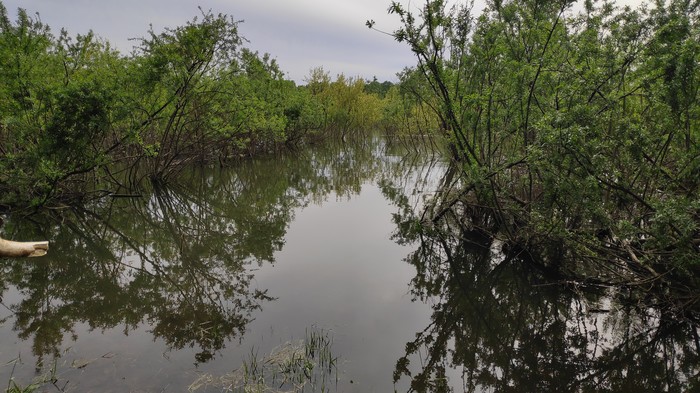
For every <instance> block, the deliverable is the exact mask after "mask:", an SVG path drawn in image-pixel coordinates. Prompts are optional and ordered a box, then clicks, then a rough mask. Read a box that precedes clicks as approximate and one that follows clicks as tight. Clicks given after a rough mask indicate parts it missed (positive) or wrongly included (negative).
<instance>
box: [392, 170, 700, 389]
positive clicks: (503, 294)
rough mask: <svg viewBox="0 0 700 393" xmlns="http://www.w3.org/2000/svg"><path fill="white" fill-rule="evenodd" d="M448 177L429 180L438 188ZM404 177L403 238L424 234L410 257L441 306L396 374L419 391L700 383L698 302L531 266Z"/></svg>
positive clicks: (419, 294)
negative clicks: (459, 222)
mask: <svg viewBox="0 0 700 393" xmlns="http://www.w3.org/2000/svg"><path fill="white" fill-rule="evenodd" d="M448 176H449V171H448V173H447V174H446V175H445V176H444V177H442V178H441V179H440V180H439V181H438V182H433V183H434V184H437V190H438V192H437V193H436V194H435V195H438V197H439V193H440V192H445V184H447V183H449V182H450V180H446V179H445V177H448ZM404 186H405V185H403V184H393V183H385V184H384V188H383V189H384V193H385V195H387V197H389V198H390V199H391V200H392V201H394V203H395V204H396V205H397V206H398V207H399V208H400V209H399V210H400V211H399V213H397V214H396V215H395V217H394V219H395V221H396V224H397V231H396V233H395V238H396V240H397V241H399V242H402V243H408V242H415V244H416V245H417V247H416V249H415V251H414V252H412V253H411V254H410V255H409V256H408V257H407V259H406V260H407V262H408V263H410V264H411V265H413V266H414V267H415V268H416V276H415V278H414V279H413V280H412V283H411V288H412V292H413V295H414V296H415V297H416V298H417V299H421V300H424V301H429V302H431V303H432V309H433V310H432V317H431V323H430V324H429V325H428V326H427V327H426V328H425V329H424V330H422V331H420V332H418V333H417V334H416V338H415V339H414V340H413V341H411V342H409V343H407V344H406V354H405V356H403V357H401V358H400V359H399V360H398V361H397V364H396V368H395V372H394V381H395V382H398V381H399V380H402V379H404V378H405V379H408V380H410V391H417V392H427V391H430V392H447V391H468V392H478V391H498V392H507V391H531V392H535V391H537V392H542V391H551V392H574V391H579V392H588V391H590V392H593V391H595V392H599V391H616V392H617V391H630V392H631V391H634V392H642V391H648V392H657V391H677V392H680V391H695V390H697V389H700V384H699V382H698V381H700V357H699V354H700V340H699V339H698V324H697V322H698V319H697V315H698V314H697V311H698V310H695V311H693V310H687V309H686V310H685V312H684V314H682V315H681V314H679V313H678V310H677V309H675V308H670V307H659V306H657V305H656V304H655V302H656V301H657V300H655V299H657V298H655V297H654V298H652V297H650V296H648V295H647V294H645V293H643V292H642V291H638V290H636V289H635V288H629V287H628V288H621V287H617V288H615V287H607V288H606V287H600V286H597V287H592V286H590V285H586V283H585V282H580V281H577V280H573V279H567V278H564V277H562V276H561V275H559V274H558V273H557V274H554V273H552V272H548V271H546V270H543V269H542V268H539V269H537V268H534V267H535V266H536V265H537V264H536V261H533V260H529V259H528V256H527V255H526V254H525V253H523V252H518V251H517V250H510V251H509V250H506V251H504V250H503V246H502V245H501V244H500V243H499V241H498V240H496V239H495V238H494V237H493V236H490V235H487V234H486V233H484V232H483V231H477V230H472V231H469V230H465V229H462V230H455V229H454V228H455V227H456V226H455V225H448V224H444V222H443V223H442V224H441V223H440V221H439V222H438V223H434V222H433V221H432V220H429V219H426V216H428V217H431V216H434V214H435V212H437V211H441V209H440V208H439V206H438V205H439V202H436V201H435V200H436V199H439V198H437V197H436V198H434V199H433V200H432V202H429V203H427V204H423V205H419V204H416V203H412V201H411V197H410V193H407V192H406V191H405V189H404ZM476 210H478V209H476ZM476 210H475V216H477V219H478V212H477V211H476ZM426 211H429V213H428V214H425V213H426ZM462 227H463V228H467V226H462ZM482 227H483V226H482Z"/></svg>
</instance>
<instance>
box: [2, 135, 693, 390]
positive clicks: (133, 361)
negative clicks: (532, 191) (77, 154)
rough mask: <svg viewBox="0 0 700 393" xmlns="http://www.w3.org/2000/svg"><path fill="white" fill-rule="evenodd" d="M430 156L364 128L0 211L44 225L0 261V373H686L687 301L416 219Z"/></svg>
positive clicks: (70, 379)
mask: <svg viewBox="0 0 700 393" xmlns="http://www.w3.org/2000/svg"><path fill="white" fill-rule="evenodd" d="M445 174H446V171H445V166H444V165H443V164H442V163H441V162H440V161H439V160H436V159H433V158H432V157H431V156H430V155H426V154H423V155H421V156H418V155H415V154H406V152H403V151H400V150H398V149H394V148H390V147H387V145H386V144H385V143H383V142H382V141H381V140H374V141H373V142H371V143H370V142H367V143H365V144H360V145H352V146H345V147H341V146H324V147H315V148H312V149H309V150H304V151H300V152H297V153H295V154H286V155H284V156H279V157H270V158H263V159H258V160H253V161H250V162H245V163H242V164H241V165H239V166H237V167H236V168H235V169H234V170H219V169H207V170H196V171H192V172H190V173H186V174H183V178H182V179H181V181H180V182H179V184H178V185H177V186H170V187H158V186H154V187H153V189H152V190H150V191H148V192H145V193H144V195H143V197H141V198H128V199H127V198H117V199H105V200H102V201H101V202H100V203H98V204H95V205H91V206H88V207H85V208H82V209H72V210H68V209H66V210H60V211H56V212H52V213H50V214H45V215H38V216H37V215H34V216H31V217H29V218H24V217H21V216H19V215H16V216H12V217H7V218H6V220H5V226H4V236H5V237H7V238H12V239H21V240H28V239H30V238H33V239H47V240H50V241H51V249H50V252H49V254H48V255H47V256H45V257H42V258H39V259H29V260H3V261H0V263H1V266H2V270H1V273H2V276H1V278H2V282H1V283H0V290H1V291H2V305H1V306H0V322H1V323H0V361H1V362H2V364H3V366H2V368H0V383H2V384H8V385H7V386H11V385H10V383H9V382H8V381H10V379H11V378H13V379H14V380H15V381H16V382H17V384H18V385H20V386H22V387H25V386H27V385H29V384H30V383H32V382H33V381H36V382H40V386H41V390H42V391H75V392H82V391H94V392H106V391H114V392H123V391H133V392H153V391H156V392H159V391H188V390H190V391H207V392H217V391H277V390H280V391H294V390H301V389H302V388H303V391H338V392H392V391H395V390H396V391H408V390H410V389H411V388H413V389H414V390H416V391H448V390H449V389H452V390H454V391H458V392H459V391H552V392H554V391H557V392H564V391H635V392H636V391H688V390H694V389H699V388H700V386H698V382H697V381H698V376H699V373H700V367H699V366H698V364H699V358H698V353H699V352H700V340H699V339H698V329H697V326H696V324H694V323H693V322H692V319H688V318H680V317H679V316H678V315H669V313H668V312H667V311H666V310H664V309H663V308H658V307H657V308H655V307H654V306H653V304H651V305H650V304H649V303H648V302H645V299H641V298H639V297H637V296H636V295H634V294H633V293H632V292H625V291H621V290H619V289H616V290H613V289H610V288H586V287H579V286H575V285H567V284H566V283H561V282H559V281H558V280H557V279H556V278H552V277H549V276H546V275H544V274H542V273H540V272H539V271H538V270H536V269H532V268H531V267H530V266H528V265H527V264H526V263H524V262H523V261H522V260H521V259H519V258H518V256H517V255H515V256H512V255H505V254H504V253H502V252H501V250H500V245H499V243H498V241H497V240H494V239H483V238H478V237H473V236H470V235H469V234H465V233H456V234H452V235H453V236H447V235H446V234H445V233H440V232H439V231H435V230H433V229H431V228H429V226H428V225H424V223H425V220H424V219H423V218H422V217H421V212H422V209H423V208H424V204H425V201H426V198H429V197H430V196H431V195H434V194H435V193H436V192H438V191H440V184H442V183H441V182H442V180H443V178H444V176H445ZM310 337H311V338H310ZM313 337H322V338H323V339H324V340H325V341H324V343H325V345H324V346H323V348H321V349H319V350H317V351H314V353H313V354H312V355H311V356H309V355H308V353H307V354H306V355H307V356H306V358H308V360H309V361H308V362H306V361H302V363H298V364H303V365H304V366H303V367H302V368H301V371H300V372H299V371H298V370H297V372H296V374H295V375H297V376H299V375H301V379H300V380H299V381H297V382H290V381H289V380H286V379H285V377H286V376H288V375H287V374H284V375H282V374H280V373H281V372H279V370H278V369H277V368H275V367H276V364H277V363H275V361H276V360H275V359H279V358H281V357H285V356H286V359H287V360H289V358H290V355H289V354H290V353H293V354H296V353H297V352H294V351H292V350H291V349H290V348H298V347H293V345H297V344H296V343H300V342H301V343H302V344H299V345H300V346H303V345H304V344H303V343H307V347H306V348H307V349H308V348H309V347H308V343H309V342H310V341H313ZM300 340H301V341H300ZM302 352H303V350H302ZM319 354H330V357H331V359H333V361H332V362H331V364H330V365H329V364H328V362H325V363H324V361H322V360H319V359H320V358H322V356H320V355H319ZM294 356H296V355H293V356H291V358H294ZM253 359H257V360H253ZM273 366H274V367H273ZM256 367H257V369H258V370H260V369H265V370H267V371H266V374H265V375H261V374H260V373H257V374H256V373H255V372H254V371H251V369H253V368H256ZM235 370H238V371H236V372H237V373H238V374H236V373H235V372H234V371H235ZM270 370H273V371H270ZM275 370H277V371H275ZM242 371H246V372H247V374H246V373H245V372H243V373H242ZM276 372H277V374H275V373H276ZM243 374H244V375H247V376H248V379H247V385H246V384H244V382H246V380H245V378H243V377H240V376H241V375H243ZM273 374H274V375H273ZM234 376H238V378H234ZM256 378H258V380H257V382H255V381H253V380H254V379H256ZM253 382H255V383H253ZM244 385H245V386H247V388H246V387H245V386H244ZM246 389H247V390H246Z"/></svg>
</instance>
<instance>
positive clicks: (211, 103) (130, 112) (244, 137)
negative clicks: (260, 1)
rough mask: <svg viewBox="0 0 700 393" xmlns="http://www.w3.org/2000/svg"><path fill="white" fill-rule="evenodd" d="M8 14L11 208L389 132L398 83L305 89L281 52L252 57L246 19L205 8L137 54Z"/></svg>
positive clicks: (0, 91)
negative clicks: (384, 124)
mask: <svg viewBox="0 0 700 393" xmlns="http://www.w3.org/2000/svg"><path fill="white" fill-rule="evenodd" d="M17 15H18V17H17V20H16V21H14V22H13V21H11V20H10V18H9V17H8V14H7V10H6V9H5V7H4V6H3V5H2V4H1V3H0V204H4V205H8V206H15V205H20V206H26V205H43V204H53V203H59V202H66V201H71V200H74V199H84V198H86V197H91V196H100V195H103V194H104V193H105V192H111V190H115V189H121V188H127V189H132V188H139V187H141V186H142V180H143V179H145V178H151V179H155V180H158V181H161V182H162V181H167V180H169V179H173V178H174V177H175V176H176V175H177V174H179V173H181V172H182V171H183V170H184V169H185V168H186V167H187V166H188V165H190V164H191V163H193V162H198V163H201V162H213V161H217V162H220V163H221V162H225V161H226V160H228V159H231V158H238V157H241V156H244V155H250V154H256V153H260V152H269V151H272V150H275V149H278V148H279V147H280V146H282V145H283V144H299V143H304V142H305V141H309V140H312V139H316V138H321V137H330V136H335V135H338V136H341V137H346V136H349V135H353V134H360V131H367V130H371V129H373V128H375V127H377V126H378V124H379V118H380V113H381V108H382V106H383V102H384V100H382V97H383V96H384V94H385V87H386V86H387V84H386V83H383V84H380V83H379V82H378V81H374V82H373V84H372V85H371V87H366V84H365V82H364V81H363V80H361V79H355V78H346V77H345V76H343V75H340V76H338V78H337V80H335V81H331V79H330V77H329V76H328V75H327V74H325V73H324V72H323V70H322V68H318V69H317V71H315V72H316V73H317V75H312V79H313V80H312V81H310V83H309V84H308V85H307V86H296V84H295V83H294V82H293V81H290V80H287V79H285V75H284V72H283V71H282V70H281V68H280V66H279V65H278V64H277V62H276V60H275V59H274V58H273V57H271V56H270V55H269V54H264V55H260V54H259V53H257V52H253V51H251V50H249V49H246V48H244V47H243V46H242V44H243V42H244V39H243V38H242V37H241V36H240V35H239V33H238V26H239V22H238V21H236V20H234V19H233V18H231V17H230V16H228V15H223V14H214V13H212V12H211V11H205V10H202V9H200V15H199V16H198V17H195V18H193V19H192V20H191V21H189V22H187V23H186V24H185V25H183V26H179V27H175V28H166V29H164V30H163V31H162V32H155V31H153V29H150V30H149V31H148V33H147V35H146V36H145V37H144V38H141V39H140V40H139V41H138V45H137V46H136V47H135V48H134V51H133V52H132V53H131V54H130V55H129V56H123V55H121V54H119V53H118V52H116V51H114V50H113V49H112V48H111V47H110V45H109V43H107V42H104V41H101V40H98V39H97V38H96V37H95V35H94V34H93V33H92V32H88V33H87V34H84V35H81V34H78V35H76V36H71V35H69V34H68V32H67V31H65V30H61V32H60V34H59V35H58V36H57V37H55V36H54V35H52V33H51V30H50V28H49V27H48V26H46V25H45V24H43V23H42V22H41V21H40V20H39V18H36V19H34V18H32V17H30V16H28V14H27V12H26V11H24V10H22V9H20V10H18V13H17Z"/></svg>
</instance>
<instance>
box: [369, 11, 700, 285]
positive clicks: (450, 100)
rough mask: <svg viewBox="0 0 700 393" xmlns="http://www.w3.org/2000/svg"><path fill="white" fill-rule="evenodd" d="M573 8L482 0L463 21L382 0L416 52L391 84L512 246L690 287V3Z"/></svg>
mask: <svg viewBox="0 0 700 393" xmlns="http://www.w3.org/2000/svg"><path fill="white" fill-rule="evenodd" d="M573 5H574V4H573V2H572V1H567V0H558V1H547V2H541V1H528V0H508V1H500V0H494V1H490V2H488V3H487V6H486V9H485V11H484V13H483V14H482V15H480V16H479V17H478V18H475V17H473V16H472V15H471V9H470V7H468V6H461V5H457V6H455V7H453V8H451V9H449V8H448V7H447V5H446V3H445V2H444V1H426V2H425V4H424V6H423V7H422V8H420V9H419V11H418V12H414V11H413V10H412V9H409V8H406V7H404V6H403V5H402V4H400V3H398V2H394V3H392V6H391V8H390V9H389V12H390V13H392V14H395V15H397V16H398V17H399V19H400V20H401V22H402V27H401V28H400V29H398V30H397V31H395V32H394V36H395V38H396V40H397V41H399V42H405V43H407V44H408V45H409V46H410V48H411V49H412V50H413V52H414V53H415V54H416V57H417V60H418V64H417V66H416V67H415V68H414V69H412V70H408V71H407V72H406V73H405V74H404V78H403V79H402V83H401V86H402V88H403V90H404V91H407V92H410V94H411V95H412V96H413V97H414V98H413V108H427V109H429V110H430V111H432V113H433V116H434V118H435V119H437V120H438V121H437V125H436V126H433V128H435V129H436V131H438V132H437V134H442V135H443V136H444V140H445V144H446V145H447V146H448V148H449V151H450V153H451V158H452V159H453V160H454V161H455V163H456V164H455V165H456V166H458V167H459V168H460V170H461V171H462V175H463V177H464V179H465V183H466V186H465V189H466V191H465V193H463V196H466V197H467V199H469V200H471V201H472V202H473V203H474V202H475V203H476V204H477V205H482V206H488V207H489V208H490V211H491V213H490V214H491V215H492V220H493V221H494V222H498V223H500V225H499V229H498V231H499V232H500V234H499V236H504V237H505V238H507V239H508V241H509V243H511V244H513V245H518V246H519V247H525V248H526V249H528V250H529V251H530V252H532V253H533V254H541V255H543V256H544V259H545V260H546V263H547V264H549V265H552V266H559V265H560V264H562V263H563V261H564V257H566V256H568V257H569V258H568V259H567V260H569V261H571V262H576V261H582V260H591V261H593V262H594V263H595V264H598V263H599V262H598V261H600V260H607V261H608V263H609V264H612V265H617V264H618V263H623V264H631V265H633V266H636V267H635V269H634V270H635V273H634V274H633V275H632V276H631V277H627V276H626V274H627V273H624V272H620V274H621V275H623V276H625V277H623V278H622V279H623V280H629V279H639V278H642V277H647V276H649V275H651V276H652V278H658V277H660V275H661V274H665V275H666V277H674V278H676V279H679V280H683V282H687V283H689V284H691V282H692V283H694V284H697V283H696V282H695V281H697V280H696V279H695V278H693V277H695V276H696V275H695V273H692V274H688V273H690V272H693V271H694V272H697V271H698V269H700V263H699V261H700V258H698V250H697V247H696V244H698V243H699V240H700V235H699V233H700V231H699V230H698V224H699V223H700V220H699V218H698V217H699V216H698V210H697V207H696V206H697V195H698V194H699V193H700V189H698V181H697V180H696V179H697V174H698V172H697V159H696V157H697V153H698V146H699V145H698V131H699V130H698V124H699V123H698V118H699V115H700V106H699V105H698V102H699V101H698V98H699V97H698V91H699V89H698V78H699V77H700V69H698V67H697V64H698V62H699V61H700V40H699V39H698V37H700V34H698V33H700V31H699V28H700V23H699V21H700V10H699V7H698V4H697V3H692V2H683V1H670V2H669V3H668V4H664V3H662V2H659V3H657V4H656V5H655V7H654V8H651V9H646V8H640V9H638V10H632V9H629V8H622V9H619V8H616V7H615V6H614V5H613V4H612V3H607V2H604V3H601V4H597V3H594V2H586V4H585V5H584V9H583V11H581V12H579V13H576V12H574V11H573V10H574V7H573ZM370 27H372V26H370ZM409 97H410V96H409ZM407 102H409V103H410V102H411V101H410V100H408V101H407ZM399 109H400V108H396V107H393V110H392V113H393V116H396V114H397V113H401V111H400V110H399ZM412 110H415V109H412ZM404 113H408V111H407V110H404ZM407 118H408V116H407ZM411 121H412V122H413V123H414V124H415V125H416V127H420V124H421V119H420V118H418V117H415V116H414V117H413V118H412V120H411ZM423 124H425V125H427V124H429V123H425V122H424V123H423ZM462 214H465V215H467V214H468V211H463V212H462ZM465 219H466V220H467V221H469V218H468V215H467V217H465ZM622 223H626V224H624V225H622ZM472 225H474V224H472ZM483 229H488V230H491V229H492V228H483ZM601 257H602V258H601ZM575 265H576V263H574V266H575ZM569 267H571V266H569ZM676 273H678V274H677V275H676ZM694 284H693V285H694Z"/></svg>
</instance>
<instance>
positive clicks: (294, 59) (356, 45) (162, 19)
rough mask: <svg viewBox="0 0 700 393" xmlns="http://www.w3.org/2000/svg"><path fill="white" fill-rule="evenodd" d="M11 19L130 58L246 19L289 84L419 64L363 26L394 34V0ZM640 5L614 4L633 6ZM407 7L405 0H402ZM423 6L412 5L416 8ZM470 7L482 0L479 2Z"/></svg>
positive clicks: (307, 0) (133, 0)
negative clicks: (187, 32)
mask: <svg viewBox="0 0 700 393" xmlns="http://www.w3.org/2000/svg"><path fill="white" fill-rule="evenodd" d="M0 1H2V2H3V4H5V6H6V7H7V9H8V12H9V14H10V16H11V18H12V19H14V17H15V16H16V11H17V8H19V7H22V8H24V9H26V10H27V12H28V13H29V14H30V15H34V14H35V13H37V12H38V13H39V15H40V17H41V20H42V21H43V22H44V23H47V24H48V25H49V26H50V27H51V29H52V31H53V32H54V34H58V32H59V31H60V30H61V28H65V29H66V30H68V32H69V33H70V34H71V35H75V34H78V33H80V34H84V33H87V32H88V31H89V30H92V31H93V32H95V34H97V35H98V36H100V37H102V38H104V39H106V40H108V41H109V42H110V43H111V44H112V45H113V46H115V47H116V48H117V49H119V50H120V51H121V52H122V53H124V54H128V53H130V52H131V48H132V46H133V44H134V42H132V41H129V38H138V37H143V36H145V35H146V32H147V31H148V27H149V24H152V25H153V28H154V30H155V31H156V32H161V31H162V30H163V28H165V27H177V26H182V25H184V24H185V23H186V22H187V21H189V20H191V19H192V18H193V17H195V16H197V15H199V14H200V12H199V9H198V8H197V6H198V5H199V6H201V7H202V8H203V9H204V10H211V11H212V12H214V13H215V14H216V13H224V14H228V15H230V16H232V17H233V18H234V19H236V20H243V21H244V22H243V23H242V24H241V25H240V28H239V33H240V34H241V35H242V36H243V37H245V38H246V39H248V40H249V43H247V44H246V46H247V47H248V48H250V49H253V50H257V51H259V52H260V53H269V54H270V55H272V57H273V58H276V59H277V61H278V63H279V65H280V67H281V68H282V70H283V71H285V72H286V73H287V76H288V77H289V78H290V79H293V80H295V81H297V82H298V83H303V81H304V79H305V78H306V77H307V76H308V75H309V71H310V70H311V69H312V68H314V67H318V66H323V68H324V69H325V70H326V71H328V72H330V74H331V76H333V77H335V76H336V75H337V74H339V73H343V74H345V75H346V76H352V77H362V78H365V79H371V78H372V77H373V76H376V77H377V78H378V79H379V80H380V81H384V80H390V81H396V73H397V72H399V71H401V70H402V69H403V68H404V67H407V66H412V65H414V64H415V63H416V61H415V59H414V57H413V54H412V53H411V51H410V49H409V48H408V47H407V46H406V45H405V44H402V43H398V42H396V41H394V40H393V38H392V37H390V36H387V35H384V34H381V33H379V32H376V31H373V30H369V29H368V28H367V27H366V26H365V21H367V20H368V19H373V20H375V21H376V22H377V25H376V27H377V28H379V29H382V30H384V31H393V30H395V28H397V27H398V25H399V22H398V18H397V16H396V15H388V14H387V9H388V7H389V4H390V3H391V0H200V1H192V0H187V1H186V0H0ZM639 1H641V0H619V2H625V3H636V2H639ZM402 3H407V1H402ZM420 3H422V2H421V1H419V0H415V1H413V4H414V6H416V5H417V4H420ZM475 3H477V4H476V5H475V9H476V8H479V5H478V4H479V3H483V1H481V0H477V1H476V2H475Z"/></svg>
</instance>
